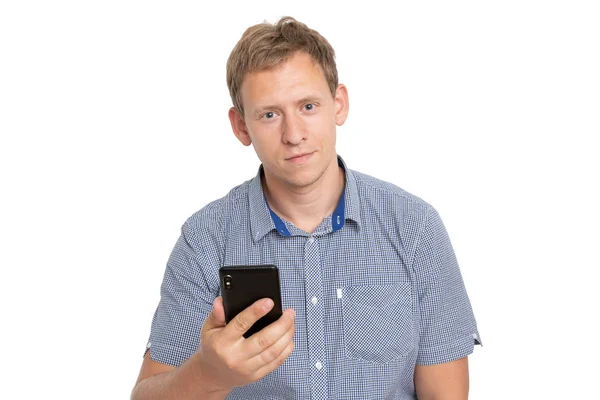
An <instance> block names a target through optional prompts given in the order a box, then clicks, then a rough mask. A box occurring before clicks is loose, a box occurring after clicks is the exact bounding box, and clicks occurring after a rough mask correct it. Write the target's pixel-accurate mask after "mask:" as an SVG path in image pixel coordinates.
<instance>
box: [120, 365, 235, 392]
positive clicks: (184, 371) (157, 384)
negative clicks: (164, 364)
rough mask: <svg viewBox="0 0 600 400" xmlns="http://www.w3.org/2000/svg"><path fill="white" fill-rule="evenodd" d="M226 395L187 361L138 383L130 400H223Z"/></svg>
mask: <svg viewBox="0 0 600 400" xmlns="http://www.w3.org/2000/svg"><path fill="white" fill-rule="evenodd" d="M228 394H229V391H227V390H219V389H217V388H214V387H213V385H212V384H211V382H210V381H208V380H207V379H204V377H203V376H202V375H201V374H200V372H199V371H197V368H196V366H195V365H194V363H193V362H192V359H189V360H188V361H187V362H185V363H184V364H182V365H181V366H180V367H178V368H176V369H174V370H172V371H169V372H164V373H162V374H157V375H153V376H150V377H148V378H146V379H144V380H142V381H140V382H139V383H138V384H137V385H136V386H135V388H134V389H133V392H132V393H131V400H159V399H160V400H171V399H177V400H187V399H190V400H196V399H205V400H223V399H225V398H226V397H227V395H228Z"/></svg>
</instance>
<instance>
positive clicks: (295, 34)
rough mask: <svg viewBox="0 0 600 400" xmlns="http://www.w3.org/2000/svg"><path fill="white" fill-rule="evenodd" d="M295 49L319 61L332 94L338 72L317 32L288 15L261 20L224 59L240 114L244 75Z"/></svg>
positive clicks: (280, 59)
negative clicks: (262, 21)
mask: <svg viewBox="0 0 600 400" xmlns="http://www.w3.org/2000/svg"><path fill="white" fill-rule="evenodd" d="M298 51H303V52H305V53H308V54H309V55H310V56H311V58H312V59H313V60H314V61H315V62H316V63H317V64H319V66H320V67H321V70H322V71H323V74H324V75H325V80H326V81H327V85H328V86H329V90H330V91H331V95H332V96H335V90H336V88H337V85H338V73H337V68H336V65H335V52H334V50H333V48H332V47H331V45H330V44H329V42H328V41H327V40H326V39H325V38H324V37H323V36H321V35H320V34H319V33H318V32H317V31H315V30H313V29H310V28H309V27H307V26H306V25H305V24H303V23H301V22H298V21H296V20H295V19H294V18H292V17H283V18H281V19H280V20H279V21H278V22H277V23H276V24H270V23H267V22H264V23H262V24H258V25H254V26H251V27H250V28H248V29H247V30H246V32H244V34H243V35H242V38H241V39H240V40H239V42H238V43H237V45H236V46H235V47H234V49H233V50H232V52H231V54H230V56H229V59H228V60H227V87H228V88H229V94H230V95H231V100H232V101H233V105H234V107H235V109H236V111H237V112H238V113H239V114H240V115H241V116H242V117H244V105H243V103H242V95H241V89H242V83H243V81H244V78H245V77H246V75H247V74H248V73H252V72H257V71H262V70H266V69H271V68H274V67H276V66H279V65H281V64H282V63H283V62H285V61H286V60H287V59H288V58H290V57H291V56H292V55H293V54H294V53H296V52H298Z"/></svg>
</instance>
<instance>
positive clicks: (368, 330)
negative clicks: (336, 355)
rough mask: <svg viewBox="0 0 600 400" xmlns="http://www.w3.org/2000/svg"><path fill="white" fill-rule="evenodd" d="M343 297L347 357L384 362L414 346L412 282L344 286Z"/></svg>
mask: <svg viewBox="0 0 600 400" xmlns="http://www.w3.org/2000/svg"><path fill="white" fill-rule="evenodd" d="M341 300H342V315H343V335H344V348H345V352H346V357H349V358H354V359H359V360H364V361H368V362H372V363H375V364H385V363H388V362H391V361H394V360H396V359H398V358H401V357H403V356H405V355H406V354H407V353H409V352H410V351H411V350H412V349H413V347H414V346H415V344H414V329H413V307H412V298H411V287H410V284H409V283H401V284H394V285H361V286H345V287H343V288H342V293H341Z"/></svg>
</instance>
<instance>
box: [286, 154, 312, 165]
mask: <svg viewBox="0 0 600 400" xmlns="http://www.w3.org/2000/svg"><path fill="white" fill-rule="evenodd" d="M313 153H314V152H312V153H302V154H298V155H296V156H293V157H290V158H287V159H286V161H289V162H292V163H294V164H304V163H305V162H307V161H308V160H309V159H310V158H311V157H312V155H313Z"/></svg>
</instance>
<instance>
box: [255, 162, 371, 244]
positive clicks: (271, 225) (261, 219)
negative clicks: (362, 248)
mask: <svg viewBox="0 0 600 400" xmlns="http://www.w3.org/2000/svg"><path fill="white" fill-rule="evenodd" d="M338 165H339V166H340V167H342V168H343V169H344V172H345V174H346V185H345V187H344V191H343V192H342V195H341V196H340V200H339V202H338V205H337V207H336V208H335V210H334V211H333V214H332V216H331V225H332V230H333V232H335V231H337V230H339V229H341V228H342V227H343V226H344V225H345V222H346V220H352V221H354V222H356V224H357V226H358V228H359V229H360V226H361V218H360V197H359V196H358V188H357V185H356V180H355V177H354V174H353V173H352V171H350V170H349V169H348V168H347V167H346V163H345V162H344V160H342V158H341V157H340V156H338ZM262 168H263V167H262V165H261V166H260V167H259V168H258V172H257V174H256V177H255V178H254V179H252V180H251V181H250V187H249V192H248V194H249V201H250V229H251V231H252V237H253V239H254V240H255V241H259V240H260V239H262V237H263V236H265V235H266V234H267V233H268V232H270V231H272V230H273V229H275V230H277V231H278V232H279V233H280V234H281V235H283V236H291V235H290V232H289V230H288V229H287V227H286V225H285V222H283V220H282V219H281V218H280V217H279V216H278V215H277V214H275V212H273V211H272V210H271V209H270V208H269V205H268V203H267V200H266V198H265V194H264V191H263V189H262V177H261V175H262Z"/></svg>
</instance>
